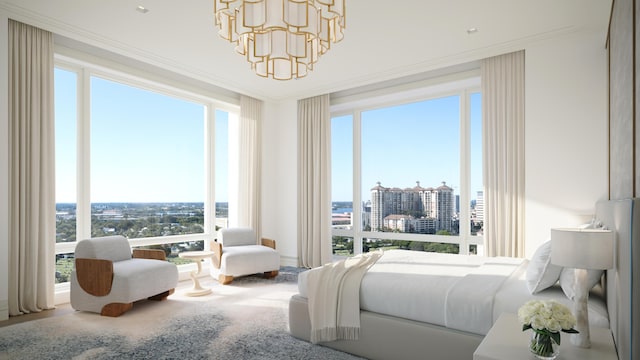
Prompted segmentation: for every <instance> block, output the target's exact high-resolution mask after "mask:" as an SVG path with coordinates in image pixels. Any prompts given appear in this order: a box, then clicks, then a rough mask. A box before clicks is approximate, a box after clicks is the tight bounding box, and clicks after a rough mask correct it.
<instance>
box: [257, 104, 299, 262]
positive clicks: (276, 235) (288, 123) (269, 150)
mask: <svg viewBox="0 0 640 360" xmlns="http://www.w3.org/2000/svg"><path fill="white" fill-rule="evenodd" d="M264 113H265V121H264V123H263V125H262V235H263V236H265V237H268V238H272V239H275V240H276V246H277V249H278V252H279V253H280V257H281V262H282V264H283V265H288V266H297V265H298V264H297V258H298V253H297V225H296V224H297V222H298V219H297V213H298V212H297V199H298V196H297V191H298V190H297V186H298V183H297V167H298V166H297V162H298V156H297V138H298V136H297V132H298V126H297V101H296V100H290V101H282V102H267V103H265V111H264Z"/></svg>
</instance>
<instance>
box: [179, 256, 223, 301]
mask: <svg viewBox="0 0 640 360" xmlns="http://www.w3.org/2000/svg"><path fill="white" fill-rule="evenodd" d="M213 255H214V252H213V251H185V252H181V253H180V254H178V256H179V257H181V258H185V259H189V260H193V261H195V263H196V266H197V267H198V269H197V270H196V271H192V272H191V280H193V287H192V288H191V290H187V292H186V295H187V296H202V295H207V294H211V289H209V288H203V287H202V286H200V281H198V275H200V273H201V272H202V260H203V259H206V258H210V257H212V256H213Z"/></svg>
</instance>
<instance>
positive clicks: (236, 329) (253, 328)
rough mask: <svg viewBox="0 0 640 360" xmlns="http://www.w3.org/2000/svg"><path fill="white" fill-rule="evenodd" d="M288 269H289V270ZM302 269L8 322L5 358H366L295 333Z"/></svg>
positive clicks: (0, 353) (2, 331) (0, 347)
mask: <svg viewBox="0 0 640 360" xmlns="http://www.w3.org/2000/svg"><path fill="white" fill-rule="evenodd" d="M283 270H284V269H283ZM295 278H296V274H295V271H294V272H287V271H286V270H285V271H282V272H281V274H280V275H279V276H278V277H277V278H276V279H263V278H261V277H258V276H250V277H246V278H240V279H236V280H234V282H233V283H232V284H231V285H226V286H222V285H219V284H218V282H216V281H214V280H213V279H210V278H203V280H202V281H201V284H202V285H203V286H205V287H211V288H212V289H213V293H212V294H209V295H206V296H201V297H188V296H185V291H186V290H187V289H188V288H189V287H190V281H189V282H181V283H180V287H179V288H178V289H177V290H176V293H175V294H173V295H171V296H170V297H169V298H168V299H167V300H166V301H161V302H155V301H146V300H145V301H141V302H137V303H135V304H134V306H133V309H131V310H129V311H128V312H126V313H125V314H123V315H122V316H120V317H117V318H110V317H104V316H100V315H98V314H93V313H85V312H77V311H74V312H71V313H68V314H66V315H62V316H55V317H49V318H44V319H41V320H34V321H28V322H24V323H20V324H15V325H11V326H6V327H2V328H0V359H178V358H179V359H358V358H357V357H354V356H351V355H349V354H345V353H342V352H339V351H336V350H333V349H329V348H326V347H323V346H317V345H312V344H310V343H308V342H305V341H302V340H298V339H295V338H293V337H292V336H291V335H290V334H289V331H288V301H289V298H290V297H291V295H293V294H294V293H296V292H297V286H296V283H295Z"/></svg>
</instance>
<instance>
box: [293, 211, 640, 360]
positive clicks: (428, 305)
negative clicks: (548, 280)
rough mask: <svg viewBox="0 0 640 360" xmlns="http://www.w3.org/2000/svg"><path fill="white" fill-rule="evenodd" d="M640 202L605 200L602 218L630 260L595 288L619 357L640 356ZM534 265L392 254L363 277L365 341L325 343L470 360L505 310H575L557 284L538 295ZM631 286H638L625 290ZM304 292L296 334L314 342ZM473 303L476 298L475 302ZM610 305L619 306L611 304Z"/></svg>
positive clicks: (365, 352)
mask: <svg viewBox="0 0 640 360" xmlns="http://www.w3.org/2000/svg"><path fill="white" fill-rule="evenodd" d="M636 203H637V201H636V200H626V201H607V202H601V203H599V204H598V206H597V215H596V216H597V217H598V219H599V220H601V221H602V222H603V223H604V224H605V225H606V226H608V227H610V228H612V229H614V230H616V233H617V239H618V241H617V244H618V257H619V258H620V257H621V256H622V257H623V258H625V259H621V260H618V261H617V264H616V267H617V270H611V271H608V274H607V279H608V281H607V286H606V288H607V294H606V297H605V294H604V291H603V290H602V289H603V288H602V287H600V286H596V287H595V288H594V290H592V292H591V295H590V299H589V306H590V308H589V319H590V323H591V324H592V325H593V326H600V327H610V325H611V329H612V332H613V335H614V339H615V340H616V344H617V347H618V352H619V355H620V357H619V358H620V359H634V358H633V357H632V356H633V355H635V356H636V357H637V356H638V355H637V351H638V350H637V349H636V348H635V347H634V346H637V345H635V344H632V341H631V340H632V339H634V338H633V337H632V336H631V334H632V332H631V331H632V329H631V327H632V325H633V326H636V327H637V326H638V323H637V321H635V322H631V321H630V319H631V318H632V316H634V317H635V318H636V319H637V316H638V314H637V313H638V311H636V313H635V314H633V312H632V306H631V304H636V305H637V300H634V298H633V297H632V295H633V293H634V292H635V294H636V297H635V299H637V298H638V297H637V291H638V286H637V281H638V279H636V280H635V281H636V283H635V284H633V283H632V282H631V281H632V276H631V273H632V272H631V267H632V264H633V262H632V261H631V256H630V255H629V254H633V251H632V239H637V238H638V235H637V232H638V230H637V229H635V228H634V227H633V225H634V224H635V225H636V226H640V223H639V222H638V219H637V218H638V214H637V212H636V214H634V212H633V208H634V204H636ZM638 212H640V210H639V211H638ZM636 241H637V240H636ZM638 247H640V245H639V246H637V247H636V248H638ZM635 251H636V252H637V249H635ZM626 258H628V259H626ZM636 258H637V255H636ZM627 260H628V261H627ZM528 266H529V263H528V261H527V260H521V259H511V258H483V257H478V256H461V255H447V254H433V253H421V252H409V251H389V252H386V253H385V255H384V256H383V257H382V258H380V260H378V262H377V263H376V264H375V265H373V266H372V267H371V268H370V269H369V271H368V272H367V274H366V275H365V276H364V277H363V279H362V284H361V288H360V308H361V312H360V322H361V333H360V339H359V340H357V341H344V340H339V341H332V342H325V343H322V344H323V345H326V346H329V347H333V348H336V349H340V350H343V351H346V352H350V353H353V354H356V355H360V356H364V357H367V358H371V359H388V358H394V359H424V358H433V359H464V358H467V359H470V358H471V357H472V354H473V352H474V350H475V348H476V347H477V346H478V345H479V343H480V342H481V341H482V337H483V336H484V334H486V332H487V331H488V330H489V329H490V328H491V326H492V324H493V322H494V321H495V320H496V319H497V318H498V316H499V315H500V314H501V313H502V312H511V313H515V312H517V309H518V308H519V307H520V306H521V305H522V304H523V303H525V302H526V301H527V300H530V299H532V298H553V299H556V300H558V301H560V302H562V303H565V304H566V305H568V306H571V301H570V300H569V299H568V298H567V297H566V296H565V295H564V293H563V292H562V290H561V289H560V287H559V286H558V285H555V286H552V287H550V288H548V289H546V290H544V291H541V292H539V293H537V294H535V295H531V294H530V292H529V289H528V288H527V286H526V283H525V273H526V270H527V267H528ZM611 279H615V281H611ZM627 283H628V284H629V285H631V286H621V285H620V284H627ZM629 289H633V290H632V291H629ZM299 291H300V293H299V294H297V295H294V296H293V297H292V298H291V300H290V304H289V305H290V306H289V313H290V314H289V315H290V316H289V322H290V330H291V333H292V334H293V335H294V336H296V337H298V338H302V339H305V340H309V333H310V329H311V325H310V321H309V308H308V300H307V297H306V295H307V293H308V291H307V283H306V275H304V273H303V274H302V275H301V276H300V281H299ZM612 294H616V295H615V297H614V296H613V295H612ZM470 298H472V299H473V301H468V299H470ZM634 301H636V303H634ZM607 302H608V303H609V304H612V303H613V304H614V305H610V306H609V307H607V306H606V304H607ZM514 331H517V329H516V330H514ZM636 334H637V332H636ZM636 337H637V336H636ZM634 340H635V339H634Z"/></svg>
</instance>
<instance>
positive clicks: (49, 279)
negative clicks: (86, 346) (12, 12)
mask: <svg viewBox="0 0 640 360" xmlns="http://www.w3.org/2000/svg"><path fill="white" fill-rule="evenodd" d="M8 55H9V164H10V170H9V171H10V174H9V189H10V190H9V191H10V195H9V224H10V225H9V227H10V228H9V274H8V275H9V315H12V316H15V315H20V314H23V313H29V312H38V311H40V310H43V309H50V308H53V305H54V302H53V299H54V291H55V275H54V274H55V241H56V225H55V210H56V204H55V164H54V160H55V145H54V141H55V138H54V126H55V123H54V106H53V101H54V100H53V69H54V63H53V36H52V34H51V33H49V32H47V31H43V30H40V29H37V28H34V27H31V26H29V25H25V24H22V23H19V22H16V21H12V20H10V21H9V54H8Z"/></svg>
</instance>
